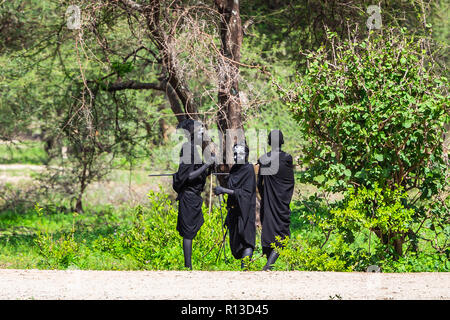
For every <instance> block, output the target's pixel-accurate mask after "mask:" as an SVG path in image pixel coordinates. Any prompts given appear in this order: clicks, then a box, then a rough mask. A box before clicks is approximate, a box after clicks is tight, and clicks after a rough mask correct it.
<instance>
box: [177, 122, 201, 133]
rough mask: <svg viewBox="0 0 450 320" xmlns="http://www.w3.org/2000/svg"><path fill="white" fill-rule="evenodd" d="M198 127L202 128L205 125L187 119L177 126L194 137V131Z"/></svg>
mask: <svg viewBox="0 0 450 320" xmlns="http://www.w3.org/2000/svg"><path fill="white" fill-rule="evenodd" d="M197 126H199V127H200V126H203V124H202V123H201V122H200V121H196V120H193V119H185V120H183V121H181V122H180V123H179V124H178V125H177V129H184V130H186V131H188V132H189V133H190V134H191V135H192V134H194V130H195V129H196V127H197Z"/></svg>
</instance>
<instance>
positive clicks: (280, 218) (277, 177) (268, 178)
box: [257, 130, 294, 270]
mask: <svg viewBox="0 0 450 320" xmlns="http://www.w3.org/2000/svg"><path fill="white" fill-rule="evenodd" d="M268 142H269V145H270V146H271V147H272V149H271V151H270V152H268V153H266V154H265V155H263V156H262V157H261V158H259V160H258V164H259V171H258V181H257V185H258V191H259V194H260V195H261V206H260V219H261V225H262V232H261V245H262V249H263V254H264V255H266V256H267V264H266V265H265V266H264V268H263V270H270V269H271V267H272V265H273V264H274V263H275V261H276V260H277V258H278V256H279V255H278V253H277V252H276V251H275V250H274V249H273V248H272V243H275V245H276V246H277V247H281V245H280V243H279V242H278V241H277V240H276V237H277V236H280V237H281V239H284V238H285V237H289V236H290V229H289V226H290V222H291V221H290V215H291V210H290V208H289V204H290V202H291V199H292V194H293V192H294V166H293V162H292V156H291V155H290V154H288V153H286V152H284V151H282V150H281V145H282V144H283V143H284V138H283V133H282V132H281V131H280V130H272V131H271V132H270V134H269V139H268Z"/></svg>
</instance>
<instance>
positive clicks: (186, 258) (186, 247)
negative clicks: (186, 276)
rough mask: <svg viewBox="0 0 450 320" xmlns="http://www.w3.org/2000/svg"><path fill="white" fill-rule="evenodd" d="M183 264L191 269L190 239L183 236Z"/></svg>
mask: <svg viewBox="0 0 450 320" xmlns="http://www.w3.org/2000/svg"><path fill="white" fill-rule="evenodd" d="M183 253H184V266H185V267H186V268H189V269H190V270H192V261H191V257H192V240H191V239H186V238H183Z"/></svg>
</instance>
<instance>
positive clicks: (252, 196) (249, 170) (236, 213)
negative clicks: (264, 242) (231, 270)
mask: <svg viewBox="0 0 450 320" xmlns="http://www.w3.org/2000/svg"><path fill="white" fill-rule="evenodd" d="M228 188H229V189H232V190H234V194H233V195H229V196H228V201H227V209H228V214H227V218H226V220H225V224H226V225H227V227H228V230H229V231H230V247H231V253H232V254H233V257H234V258H236V259H241V258H242V251H243V249H245V248H252V249H255V238H256V225H255V216H256V213H255V208H256V177H255V171H254V169H253V165H252V164H250V163H246V164H235V165H233V167H232V168H231V170H230V174H229V176H228Z"/></svg>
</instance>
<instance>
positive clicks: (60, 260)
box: [35, 205, 80, 269]
mask: <svg viewBox="0 0 450 320" xmlns="http://www.w3.org/2000/svg"><path fill="white" fill-rule="evenodd" d="M35 210H36V213H37V215H38V216H42V215H43V208H41V207H39V205H36V207H35ZM74 226H75V218H74V220H73V224H72V230H71V232H70V233H68V234H65V233H63V234H61V235H60V236H59V237H56V235H55V234H53V233H50V232H48V231H44V232H42V231H40V230H39V231H38V232H37V237H36V239H35V243H36V244H37V246H38V248H39V254H40V255H41V256H42V257H43V258H44V262H45V263H46V265H47V266H48V267H50V268H52V269H58V268H63V269H65V268H67V267H69V266H70V265H73V264H76V263H77V262H78V261H79V251H80V244H79V243H77V242H76V241H75V239H74V233H75V227H74Z"/></svg>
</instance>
